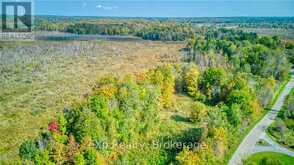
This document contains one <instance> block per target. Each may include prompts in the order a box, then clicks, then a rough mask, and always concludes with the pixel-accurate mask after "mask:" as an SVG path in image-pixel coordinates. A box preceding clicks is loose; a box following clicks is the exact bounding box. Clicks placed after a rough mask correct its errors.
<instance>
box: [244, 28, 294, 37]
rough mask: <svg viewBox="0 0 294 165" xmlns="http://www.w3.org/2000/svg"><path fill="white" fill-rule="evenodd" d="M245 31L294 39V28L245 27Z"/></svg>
mask: <svg viewBox="0 0 294 165" xmlns="http://www.w3.org/2000/svg"><path fill="white" fill-rule="evenodd" d="M243 30H244V31H247V32H254V33H258V34H261V35H271V36H279V37H281V38H284V39H294V30H293V29H278V28H244V29H243Z"/></svg>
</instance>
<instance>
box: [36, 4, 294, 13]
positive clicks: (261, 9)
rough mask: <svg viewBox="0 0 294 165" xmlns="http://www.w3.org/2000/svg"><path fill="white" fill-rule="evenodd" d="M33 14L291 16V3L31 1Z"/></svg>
mask: <svg viewBox="0 0 294 165" xmlns="http://www.w3.org/2000/svg"><path fill="white" fill-rule="evenodd" d="M34 11H35V14H37V15H65V16H120V17H231V16H294V0H188V1H187V0H186V1H185V0H160V1H156V0H35V4H34Z"/></svg>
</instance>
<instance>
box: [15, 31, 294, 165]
mask: <svg viewBox="0 0 294 165" xmlns="http://www.w3.org/2000/svg"><path fill="white" fill-rule="evenodd" d="M187 47H188V54H187V58H186V60H188V61H189V63H188V64H180V65H162V66H159V67H157V68H155V69H152V70H149V71H148V72H145V73H144V72H143V73H139V74H137V75H136V76H133V75H128V76H125V77H122V78H119V77H116V76H114V75H106V76H105V77H104V78H102V79H100V80H99V81H97V82H96V84H95V86H94V88H93V90H92V92H91V94H90V95H89V96H88V97H87V99H86V100H85V101H84V102H82V103H79V104H78V105H73V106H72V107H71V108H67V109H65V110H64V111H63V113H60V114H59V115H58V116H57V118H56V120H54V121H52V122H51V123H49V125H48V129H47V130H43V132H42V133H41V136H39V137H38V138H37V139H35V140H34V141H33V143H32V142H31V141H26V142H25V143H23V145H22V146H21V147H20V157H21V158H22V160H23V161H28V162H34V163H35V164H40V162H41V164H42V162H43V163H44V161H45V162H46V163H47V164H48V163H57V164H68V163H75V164H79V163H80V164H83V163H85V164H93V163H96V164H138V163H139V164H144V163H147V164H168V163H174V164H205V165H206V164H224V163H225V161H226V156H227V154H228V153H230V150H232V149H233V146H234V145H235V144H236V143H239V140H240V139H239V137H238V136H239V135H240V134H242V132H244V131H245V130H246V129H247V128H249V127H250V126H251V123H254V122H255V121H256V120H258V119H259V118H260V116H262V114H263V108H262V107H265V106H266V105H267V104H268V103H269V102H270V101H271V97H272V96H273V93H274V88H275V87H276V86H277V85H276V84H277V82H279V81H283V80H285V79H286V78H287V75H288V72H289V66H290V64H289V63H288V61H287V58H286V56H285V55H284V54H283V53H282V54H281V55H279V54H278V53H277V51H279V52H283V50H284V49H283V45H282V42H281V41H280V40H279V39H278V38H277V37H272V38H264V37H259V36H258V35H256V34H253V33H244V32H241V31H233V30H225V29H223V30H220V31H208V32H207V33H206V34H205V36H204V37H200V38H196V36H194V37H192V38H191V39H190V40H189V42H188V43H187ZM232 48H235V49H232ZM238 50H240V51H238ZM208 53H209V55H208ZM277 57H279V59H277V60H280V62H279V63H276V62H275V64H274V65H268V63H269V62H271V61H272V62H274V60H275V59H276V58H277ZM196 58H197V59H198V60H196ZM216 58H221V59H223V61H219V60H218V62H220V63H218V64H216V63H214V62H213V61H214V60H215V59H216ZM236 61H240V62H236ZM196 64H197V65H196ZM177 95H186V97H190V98H191V99H192V100H193V101H192V102H191V103H189V105H188V106H190V107H191V108H189V109H187V110H185V109H183V110H181V112H185V113H184V114H186V116H183V117H182V118H184V119H182V121H183V122H186V123H187V124H188V126H185V127H183V128H182V130H183V132H182V133H179V132H176V133H175V132H173V130H176V128H175V125H173V124H171V123H170V122H166V120H164V118H163V117H161V115H160V114H162V113H165V112H169V111H170V112H172V113H173V112H174V113H175V111H178V110H177V105H181V104H182V103H181V102H179V100H177V99H176V97H177ZM264 96H267V97H264ZM185 118H186V119H185ZM177 120H179V117H178V118H177ZM169 129H170V130H169ZM183 135H184V136H183ZM166 143H171V144H174V143H176V144H177V146H174V145H172V146H171V147H167V146H166ZM32 144H33V145H32ZM154 144H156V145H155V146H154ZM32 146H33V147H32ZM130 146H131V147H130ZM89 154H90V155H91V156H90V155H89ZM143 155H144V156H143Z"/></svg>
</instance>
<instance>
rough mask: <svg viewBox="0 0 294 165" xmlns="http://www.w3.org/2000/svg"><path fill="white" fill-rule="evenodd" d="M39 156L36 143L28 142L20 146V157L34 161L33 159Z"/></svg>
mask: <svg viewBox="0 0 294 165" xmlns="http://www.w3.org/2000/svg"><path fill="white" fill-rule="evenodd" d="M37 154H38V148H37V146H36V144H35V143H34V141H32V140H27V141H25V142H24V143H22V144H21V145H20V148H19V156H20V157H21V158H22V159H28V160H33V158H34V157H35V156H36V155H37Z"/></svg>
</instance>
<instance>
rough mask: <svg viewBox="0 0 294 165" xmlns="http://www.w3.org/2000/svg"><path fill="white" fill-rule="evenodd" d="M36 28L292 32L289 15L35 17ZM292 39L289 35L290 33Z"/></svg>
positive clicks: (170, 37) (180, 37) (147, 35)
mask: <svg viewBox="0 0 294 165" xmlns="http://www.w3.org/2000/svg"><path fill="white" fill-rule="evenodd" d="M35 24H36V26H35V29H36V30H47V31H61V32H69V33H75V34H100V35H133V36H138V37H141V38H143V39H147V40H162V41H184V40H186V39H188V38H190V37H191V36H192V34H193V33H201V34H202V35H204V33H205V32H206V31H207V30H208V29H211V28H213V29H215V28H232V27H233V28H239V29H240V28H249V29H256V28H258V29H283V30H286V31H289V33H290V34H292V33H293V28H294V19H293V18H288V17H278V18H275V17H266V18H263V17H258V18H251V17H233V18H221V17H220V18H124V19H122V18H120V19H119V18H107V17H105V18H104V17H101V18H95V17H74V18H69V17H53V16H38V17H36V20H35ZM290 37H291V38H292V35H291V36H290Z"/></svg>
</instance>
